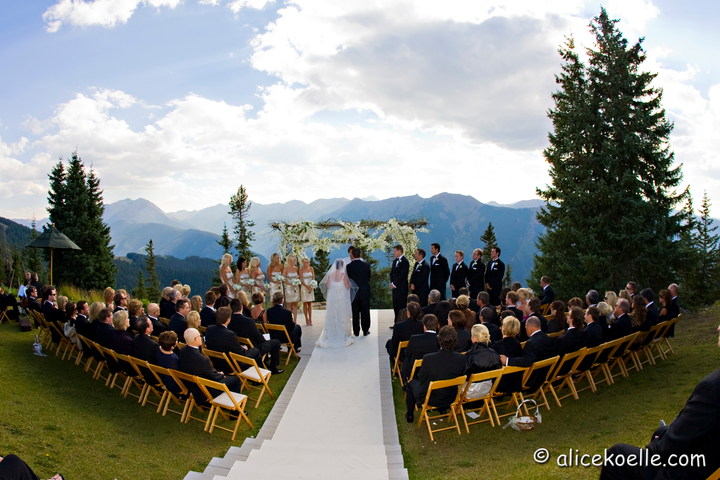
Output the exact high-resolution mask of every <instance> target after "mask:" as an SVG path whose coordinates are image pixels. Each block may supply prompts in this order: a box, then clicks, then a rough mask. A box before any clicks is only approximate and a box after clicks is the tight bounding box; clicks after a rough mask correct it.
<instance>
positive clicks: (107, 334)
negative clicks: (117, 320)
mask: <svg viewBox="0 0 720 480" xmlns="http://www.w3.org/2000/svg"><path fill="white" fill-rule="evenodd" d="M95 323H97V324H98V326H97V330H96V332H95V338H96V339H97V340H96V342H97V343H99V344H100V345H102V346H103V347H105V348H112V338H113V335H114V332H115V329H114V328H113V326H112V325H110V324H108V323H100V321H99V320H96V321H95Z"/></svg>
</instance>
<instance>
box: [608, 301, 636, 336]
mask: <svg viewBox="0 0 720 480" xmlns="http://www.w3.org/2000/svg"><path fill="white" fill-rule="evenodd" d="M628 312H630V302H628V301H627V299H625V298H619V299H618V301H617V304H616V305H615V310H614V312H613V314H614V315H615V321H614V322H613V323H611V324H610V325H608V340H615V339H617V338H620V337H624V336H626V335H630V334H631V333H632V320H631V319H630V315H628Z"/></svg>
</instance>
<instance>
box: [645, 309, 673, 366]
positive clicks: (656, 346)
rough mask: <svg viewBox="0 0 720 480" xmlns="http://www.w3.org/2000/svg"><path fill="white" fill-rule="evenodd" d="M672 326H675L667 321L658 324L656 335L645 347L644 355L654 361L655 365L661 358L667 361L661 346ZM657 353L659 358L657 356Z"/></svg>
mask: <svg viewBox="0 0 720 480" xmlns="http://www.w3.org/2000/svg"><path fill="white" fill-rule="evenodd" d="M672 325H674V324H672V323H670V320H665V321H664V322H660V323H658V324H657V325H656V327H657V328H656V331H655V335H654V336H653V338H652V340H650V341H649V342H647V343H646V344H645V347H644V348H643V353H644V354H645V356H646V357H648V358H649V359H652V363H653V365H654V364H655V363H657V362H656V361H657V360H658V359H660V358H662V359H663V360H666V359H667V357H666V356H665V352H663V349H662V346H661V345H662V342H663V340H664V339H665V336H666V335H667V332H668V330H670V327H671V326H672ZM656 353H657V356H656V355H655V354H656Z"/></svg>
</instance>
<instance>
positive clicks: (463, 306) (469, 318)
mask: <svg viewBox="0 0 720 480" xmlns="http://www.w3.org/2000/svg"><path fill="white" fill-rule="evenodd" d="M455 305H456V306H457V309H458V310H459V311H461V312H462V314H463V315H465V325H467V328H470V327H471V326H473V325H475V312H473V311H472V310H470V297H468V296H467V295H460V296H459V297H458V298H457V299H456V300H455Z"/></svg>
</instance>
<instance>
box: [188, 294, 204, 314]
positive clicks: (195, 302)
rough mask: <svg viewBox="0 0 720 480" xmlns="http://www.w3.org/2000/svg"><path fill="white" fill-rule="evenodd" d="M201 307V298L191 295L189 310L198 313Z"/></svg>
mask: <svg viewBox="0 0 720 480" xmlns="http://www.w3.org/2000/svg"><path fill="white" fill-rule="evenodd" d="M202 307H203V300H202V297H201V296H200V295H193V296H192V298H191V299H190V308H191V309H192V310H193V311H194V312H198V313H200V310H202Z"/></svg>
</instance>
